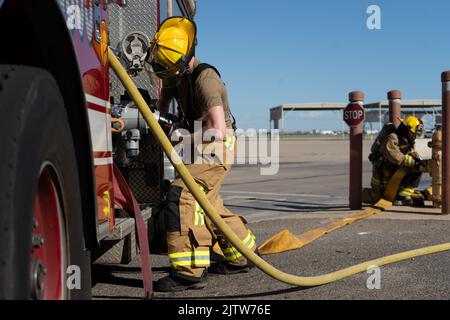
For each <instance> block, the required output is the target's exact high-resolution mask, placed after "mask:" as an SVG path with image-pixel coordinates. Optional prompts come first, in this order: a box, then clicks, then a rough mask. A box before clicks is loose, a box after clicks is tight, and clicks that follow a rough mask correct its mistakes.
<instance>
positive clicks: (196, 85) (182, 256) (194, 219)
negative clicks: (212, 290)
mask: <svg viewBox="0 0 450 320" xmlns="http://www.w3.org/2000/svg"><path fill="white" fill-rule="evenodd" d="M195 45H196V25H195V23H194V22H193V21H191V20H189V19H186V18H181V17H172V18H169V19H167V20H166V21H164V22H163V23H162V24H161V26H160V28H159V29H158V31H157V32H156V34H155V36H154V38H153V40H152V44H151V47H150V48H149V53H148V57H147V62H148V64H149V65H150V66H151V67H152V69H153V72H154V73H155V74H156V75H157V76H158V77H159V78H161V79H162V88H161V95H160V99H159V101H158V104H157V108H158V109H159V111H160V112H161V113H163V114H164V113H166V112H168V106H169V103H170V102H171V101H172V99H174V98H175V99H176V100H177V101H178V105H179V115H178V116H179V117H178V126H179V129H178V130H175V131H174V132H173V133H172V135H171V138H172V142H173V143H174V144H176V143H177V142H178V141H179V140H182V142H183V144H186V143H188V144H189V143H190V144H191V145H192V144H194V141H195V140H196V139H198V137H200V138H201V139H200V142H201V145H200V146H195V145H194V146H193V148H197V150H200V151H204V150H205V147H208V146H209V145H210V144H212V142H211V141H210V139H208V140H206V141H204V139H203V138H202V137H203V135H202V132H205V131H206V130H208V131H211V130H212V131H213V132H214V139H213V140H215V142H214V144H215V148H219V149H220V148H222V149H223V151H224V153H223V154H224V155H228V158H227V159H225V156H223V157H222V158H220V156H215V154H213V156H212V157H207V156H206V155H203V156H201V160H202V161H201V163H198V161H197V162H195V163H192V162H190V161H186V157H183V161H184V162H185V164H186V167H187V169H188V171H189V172H190V174H191V175H192V176H193V178H194V179H195V181H196V182H197V183H198V186H199V188H201V190H202V191H203V192H204V193H205V195H206V196H207V198H208V200H209V201H210V202H211V203H212V204H213V205H214V206H215V208H216V209H217V211H218V212H219V213H220V214H221V217H222V218H223V219H224V221H225V222H226V223H227V224H228V226H229V227H230V228H231V229H232V230H233V231H234V232H235V233H236V235H237V236H238V237H239V238H240V239H241V240H242V243H243V244H244V245H246V246H247V247H248V248H249V249H251V250H255V249H256V243H255V237H254V235H253V233H252V232H251V231H250V230H249V229H248V228H247V227H246V221H245V220H244V219H243V218H241V217H238V216H236V215H235V214H233V213H232V212H230V211H229V210H228V209H227V208H225V207H224V205H223V200H222V199H221V196H220V188H221V185H222V182H223V180H224V178H225V176H226V175H227V174H228V173H229V172H230V169H231V164H230V163H231V161H230V158H232V157H230V153H231V155H232V154H233V152H232V151H233V149H234V144H235V142H236V139H235V135H234V130H233V127H235V126H234V118H233V117H232V115H231V113H230V109H229V105H228V97H227V90H226V88H225V85H224V83H223V81H222V80H221V78H220V74H219V72H218V71H217V69H215V68H214V67H212V66H210V65H207V64H203V63H201V62H200V61H199V60H197V59H196V58H195ZM195 121H200V122H197V123H200V130H197V131H196V126H195V125H194V124H195ZM181 129H184V131H182V130H181ZM183 132H184V133H183ZM186 132H187V134H186ZM180 138H181V139H180ZM216 150H217V149H216ZM219 153H220V152H218V154H219ZM190 160H193V159H190ZM186 162H187V163H186ZM163 210H164V211H163V215H164V222H165V228H166V239H167V246H168V257H169V261H170V264H171V271H170V273H169V275H168V276H166V277H164V278H162V279H160V280H159V281H157V282H156V284H155V290H156V291H164V292H170V291H181V290H187V289H201V288H204V287H205V286H206V280H207V274H208V268H209V271H210V272H215V273H220V274H234V273H240V272H248V270H249V269H250V267H251V266H250V265H248V264H247V259H246V258H245V257H243V256H242V255H241V253H239V251H237V250H236V248H234V247H233V246H232V245H231V244H230V243H229V242H228V241H227V240H226V239H225V238H224V236H223V235H222V234H221V233H220V231H219V230H218V229H217V228H216V227H215V225H214V224H213V223H212V221H210V219H209V218H208V217H207V216H206V215H205V213H204V212H203V210H202V208H201V207H200V205H199V204H198V203H197V202H196V200H195V199H194V197H193V195H192V194H191V192H190V191H189V190H188V188H187V187H186V186H185V184H184V183H183V181H182V180H181V179H179V178H178V179H176V180H175V181H174V182H173V183H172V184H171V186H170V188H169V191H168V194H167V197H166V203H165V206H164V209H163ZM215 243H218V244H219V246H220V249H221V251H222V253H223V256H224V257H225V258H226V259H224V260H225V261H224V262H222V263H220V264H214V268H213V267H212V266H210V250H211V249H212V247H213V244H215ZM213 269H214V270H213Z"/></svg>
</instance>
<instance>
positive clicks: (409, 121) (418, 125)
mask: <svg viewBox="0 0 450 320" xmlns="http://www.w3.org/2000/svg"><path fill="white" fill-rule="evenodd" d="M401 122H402V123H403V124H404V125H405V126H407V127H408V128H409V131H410V132H412V133H414V134H415V135H416V136H421V135H422V133H423V129H424V127H423V121H422V120H420V119H419V118H417V117H415V116H409V117H408V118H406V119H401Z"/></svg>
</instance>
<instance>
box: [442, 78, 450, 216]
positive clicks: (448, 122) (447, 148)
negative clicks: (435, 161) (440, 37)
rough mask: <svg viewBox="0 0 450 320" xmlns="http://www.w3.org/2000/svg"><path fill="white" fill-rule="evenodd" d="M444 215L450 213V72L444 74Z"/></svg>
mask: <svg viewBox="0 0 450 320" xmlns="http://www.w3.org/2000/svg"><path fill="white" fill-rule="evenodd" d="M441 79H442V214H449V213H450V185H449V184H450V144H449V140H448V139H450V112H449V111H450V110H449V108H450V71H446V72H443V73H442V78H441Z"/></svg>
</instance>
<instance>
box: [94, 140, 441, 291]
mask: <svg viewBox="0 0 450 320" xmlns="http://www.w3.org/2000/svg"><path fill="white" fill-rule="evenodd" d="M370 143H371V142H370V141H365V142H364V146H365V150H368V149H369V147H370ZM423 152H424V154H425V157H427V156H428V151H427V150H426V149H424V150H423ZM366 156H367V151H366V154H365V157H364V158H365V159H366ZM280 161H281V163H280V170H279V172H278V174H277V175H275V176H261V175H260V172H261V171H260V167H258V166H236V167H234V168H233V170H232V172H231V173H230V175H229V176H228V177H227V179H226V181H225V184H224V186H223V191H222V195H223V198H224V201H225V205H226V206H227V207H228V208H229V209H230V210H232V211H233V212H235V213H236V214H238V215H242V216H243V217H244V218H245V219H246V220H247V221H248V222H249V226H250V228H251V229H252V230H253V232H254V233H255V235H256V237H257V241H258V242H259V243H261V242H262V241H264V240H265V239H267V238H269V237H270V236H272V235H274V234H276V233H277V232H279V231H281V230H284V229H288V230H290V231H291V232H292V233H294V234H302V233H303V232H306V231H308V230H311V229H315V228H318V227H321V226H324V225H326V224H328V223H330V222H332V221H335V220H337V219H341V218H343V217H347V216H349V215H352V214H355V213H356V212H351V211H350V210H349V209H348V177H349V166H348V143H347V141H345V140H325V141H315V140H301V141H283V142H282V143H281V149H280ZM370 172H371V167H370V163H369V162H368V161H366V162H365V163H364V184H365V185H368V184H369V182H370V178H371V177H370ZM430 181H431V180H430V178H429V177H424V179H423V182H422V186H423V187H425V186H426V185H429V184H430ZM449 220H450V218H449V216H442V215H440V214H439V211H438V210H435V209H412V208H399V207H394V208H392V209H391V210H390V211H388V212H383V213H380V214H378V215H376V216H374V217H372V218H369V219H365V220H362V221H359V222H356V223H354V224H353V225H350V226H347V227H345V228H343V229H340V230H337V231H335V232H333V233H331V234H329V235H326V236H324V237H322V238H320V239H318V240H316V241H315V242H313V243H311V244H309V245H307V246H305V247H303V248H301V249H298V250H294V251H289V252H285V253H282V254H277V255H269V256H264V259H266V260H267V261H268V262H269V263H271V264H273V265H274V266H275V267H277V268H279V269H281V270H283V271H285V272H288V273H291V274H295V275H301V276H316V275H321V274H325V273H329V272H332V271H336V270H339V269H342V268H345V267H348V266H352V265H355V264H358V263H361V262H364V261H368V260H372V259H375V258H379V257H382V256H386V255H390V254H394V253H398V252H402V251H405V250H411V249H416V248H421V247H425V246H430V245H434V244H441V243H445V242H450V222H449ZM152 259H153V272H154V278H155V279H154V280H157V279H159V278H161V277H163V276H165V275H166V274H167V272H168V270H169V263H168V259H167V257H165V256H160V255H152ZM379 271H380V273H379V275H380V277H379V280H380V281H379V287H378V286H377V288H372V287H371V286H370V285H369V286H368V282H369V284H370V279H371V278H370V277H371V275H372V273H361V274H358V275H354V276H351V277H349V278H346V279H344V280H341V281H338V282H335V283H332V284H328V285H324V286H321V287H315V288H296V287H292V286H290V285H286V284H283V283H279V282H277V281H276V280H274V279H272V278H270V277H268V276H267V275H265V274H264V273H263V272H261V271H260V270H258V269H252V270H251V271H250V272H249V273H245V274H238V275H232V276H219V275H210V276H209V280H208V286H207V287H206V288H205V289H203V290H192V291H185V292H179V293H170V294H166V293H155V299H169V300H170V299H198V300H203V299H239V300H241V299H252V300H255V299H256V300H264V299H319V300H328V299H352V300H354V299H449V297H450V252H444V253H439V254H434V255H430V256H424V257H419V258H415V259H410V260H407V261H403V262H400V263H396V264H393V265H388V266H384V267H381V269H380V270H379ZM93 274H94V287H93V297H94V299H140V298H141V296H142V281H141V276H140V269H139V260H138V258H136V259H134V260H133V262H132V263H130V264H129V265H115V266H107V265H106V266H105V265H96V266H94V269H93ZM368 287H369V288H368Z"/></svg>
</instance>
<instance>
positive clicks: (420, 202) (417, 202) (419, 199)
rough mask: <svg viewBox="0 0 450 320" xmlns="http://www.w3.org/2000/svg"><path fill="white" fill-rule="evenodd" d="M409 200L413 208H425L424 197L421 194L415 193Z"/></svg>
mask: <svg viewBox="0 0 450 320" xmlns="http://www.w3.org/2000/svg"><path fill="white" fill-rule="evenodd" d="M411 199H412V201H413V207H416V208H423V207H425V196H424V194H423V193H422V192H420V191H416V192H414V194H413V195H412V196H411Z"/></svg>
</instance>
